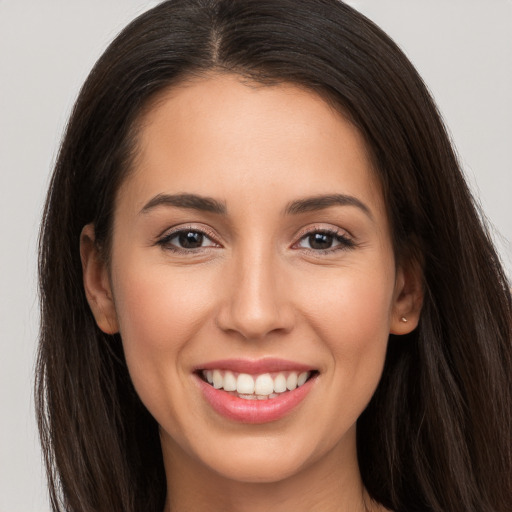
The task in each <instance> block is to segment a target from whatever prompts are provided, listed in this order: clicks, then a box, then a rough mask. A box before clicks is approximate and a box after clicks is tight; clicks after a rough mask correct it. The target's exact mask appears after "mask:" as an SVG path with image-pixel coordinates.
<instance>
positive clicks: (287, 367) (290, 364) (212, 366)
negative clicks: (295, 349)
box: [194, 358, 316, 375]
mask: <svg viewBox="0 0 512 512" xmlns="http://www.w3.org/2000/svg"><path fill="white" fill-rule="evenodd" d="M199 370H229V371H232V372H236V373H248V374H250V375H257V374H261V373H271V372H279V371H297V372H307V371H314V370H316V368H314V367H313V366H310V365H307V364H303V363H297V362H295V361H289V360H286V359H277V358H263V359H219V360H216V361H209V362H207V363H204V364H201V365H198V366H196V367H195V368H194V371H199Z"/></svg>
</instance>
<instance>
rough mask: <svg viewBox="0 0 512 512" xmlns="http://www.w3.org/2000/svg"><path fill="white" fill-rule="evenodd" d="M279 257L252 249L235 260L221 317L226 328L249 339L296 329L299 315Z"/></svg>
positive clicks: (226, 283)
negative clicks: (249, 252)
mask: <svg viewBox="0 0 512 512" xmlns="http://www.w3.org/2000/svg"><path fill="white" fill-rule="evenodd" d="M276 259H277V258H276V257H273V256H272V255H271V254H268V253H266V252H264V251H260V252H256V251H252V252H251V255H250V256H247V257H241V258H239V259H238V260H237V261H233V262H231V271H230V273H229V279H228V282H225V283H224V284H225V285H226V287H225V288H224V293H223V296H224V297H225V300H224V301H223V303H222V306H221V308H220V310H219V313H218V317H217V324H218V326H219V327H220V328H221V329H222V330H224V331H226V332H236V333H238V334H239V335H240V336H241V337H242V338H244V339H247V340H258V339H262V338H265V337H266V336H268V335H270V334H277V333H281V334H284V333H288V332H290V331H291V330H292V328H293V325H294V321H295V319H294V311H293V307H292V303H291V301H290V297H289V289H290V287H289V286H287V283H286V281H287V279H286V276H285V273H284V272H283V269H282V267H280V266H279V264H278V262H277V261H276ZM289 284H290V283H288V285H289Z"/></svg>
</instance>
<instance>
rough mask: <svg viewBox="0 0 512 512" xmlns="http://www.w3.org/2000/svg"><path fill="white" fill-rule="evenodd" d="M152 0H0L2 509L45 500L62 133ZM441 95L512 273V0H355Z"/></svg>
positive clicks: (24, 508)
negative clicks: (45, 362)
mask: <svg viewBox="0 0 512 512" xmlns="http://www.w3.org/2000/svg"><path fill="white" fill-rule="evenodd" d="M156 3H157V2H155V1H152V2H150V1H147V0H145V1H144V0H0V343H1V352H0V512H36V511H41V512H46V511H48V510H49V506H48V504H47V500H46V490H45V482H44V478H43V471H42V465H41V462H40V451H39V447H38V440H37V433H36V427H35V420H34V412H33V401H32V382H33V375H32V374H33V365H34V354H35V347H36V337H37V323H38V305H37V298H36V274H35V269H36V241H37V230H38V223H39V217H40V214H41V208H42V204H43V198H44V194H45V189H46V186H47V183H48V179H49V173H50V169H51V167H52V165H53V163H54V160H55V155H56V152H57V147H58V143H59V139H60V137H61V134H62V131H63V127H64V124H65V122H66V119H67V117H68V114H69V112H70V109H71V106H72V104H73V100H74V98H75V97H76V95H77V92H78V89H79V87H80V85H81V83H82V82H83V80H84V79H85V77H86V75H87V73H88V71H89V70H90V68H91V66H92V65H93V63H94V62H95V60H96V59H97V58H98V56H99V55H100V53H101V52H102V50H103V49H104V48H105V46H106V45H107V44H108V42H109V41H110V40H111V39H112V38H113V37H114V35H115V34H116V33H117V32H118V31H119V30H120V29H121V28H122V27H123V26H124V25H125V24H126V23H127V22H128V21H129V20H131V19H132V18H133V17H135V16H136V15H137V14H139V13H141V12H142V11H144V10H146V9H147V8H148V7H150V6H152V5H155V4H156ZM348 3H350V4H351V5H353V6H354V7H356V8H357V9H359V10H360V11H362V12H363V13H365V14H366V15H367V16H369V17H370V18H371V19H373V20H374V21H375V22H377V24H379V25H380V26H381V27H382V28H384V30H386V31H387V32H388V33H389V34H390V35H391V36H392V37H393V38H394V39H395V40H396V41H397V43H398V44H399V45H400V46H401V47H402V48H403V49H404V50H405V52H406V53H407V55H408V56H409V57H410V58H411V60H412V61H413V63H414V64H415V65H416V66H417V68H418V69H419V71H420V73H421V74H422V75H423V77H424V79H425V81H426V83H427V84H428V86H429V87H430V89H431V91H432V93H433V94H434V96H435V98H436V99H437V101H438V104H439V106H440V109H441V111H442V113H443V115H444V118H445V120H446V123H447V125H448V127H449V129H450V131H451V133H452V135H453V139H454V142H455V144H456V146H457V148H458V151H459V154H460V156H461V160H462V162H463V165H464V168H465V171H466V174H467V176H468V179H469V181H470V183H471V184H472V187H473V189H474V191H475V193H476V195H477V196H478V198H479V200H480V201H481V203H482V205H483V207H484V210H485V212H486V214H487V216H488V218H489V219H490V221H491V222H492V223H493V224H494V226H495V227H496V240H497V243H498V246H499V249H500V252H501V255H502V257H503V260H504V263H505V266H506V268H507V272H508V275H509V276H512V258H511V252H510V241H511V240H512V207H511V205H510V204H511V200H510V193H511V190H512V172H511V163H510V162H511V159H512V154H511V146H512V93H511V91H512V1H511V0H480V1H479V0H428V1H427V0H352V1H350V2H348Z"/></svg>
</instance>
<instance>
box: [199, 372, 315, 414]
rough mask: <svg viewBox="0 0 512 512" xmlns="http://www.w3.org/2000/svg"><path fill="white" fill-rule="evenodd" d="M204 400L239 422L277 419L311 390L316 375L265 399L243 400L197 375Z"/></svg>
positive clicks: (291, 408)
mask: <svg viewBox="0 0 512 512" xmlns="http://www.w3.org/2000/svg"><path fill="white" fill-rule="evenodd" d="M197 380H198V382H199V386H200V389H201V391H202V393H203V396H204V397H205V398H206V401H207V402H208V403H209V404H210V405H211V406H212V408H213V409H214V410H215V411H216V412H218V413H219V414H220V415H222V416H224V417H225V418H228V419H230V420H233V421H238V422H240V423H268V422H270V421H277V420H279V419H281V418H283V417H284V416H286V415H287V414H288V413H290V412H291V411H292V410H293V409H295V407H297V406H298V405H299V404H300V403H301V402H302V401H303V400H304V399H305V398H306V396H307V394H308V393H309V392H310V391H311V389H312V387H313V385H314V381H315V380H316V376H314V377H312V378H310V379H309V380H308V381H307V382H305V383H304V384H303V385H302V386H300V387H298V388H295V389H294V390H293V391H287V392H285V393H282V394H280V395H279V396H278V397H276V398H269V399H267V400H245V399H244V398H239V397H237V396H235V395H231V394H230V393H227V392H226V391H223V390H222V389H215V388H214V387H213V386H211V385H210V384H208V383H207V382H205V381H204V380H202V379H201V378H200V377H199V376H197Z"/></svg>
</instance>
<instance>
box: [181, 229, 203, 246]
mask: <svg viewBox="0 0 512 512" xmlns="http://www.w3.org/2000/svg"><path fill="white" fill-rule="evenodd" d="M174 238H176V239H177V241H178V244H179V246H180V247H181V248H182V249H197V248H199V247H201V246H202V244H203V239H204V235H203V234H202V233H198V232H197V231H182V232H181V233H179V234H178V235H177V236H176V237H174Z"/></svg>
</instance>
